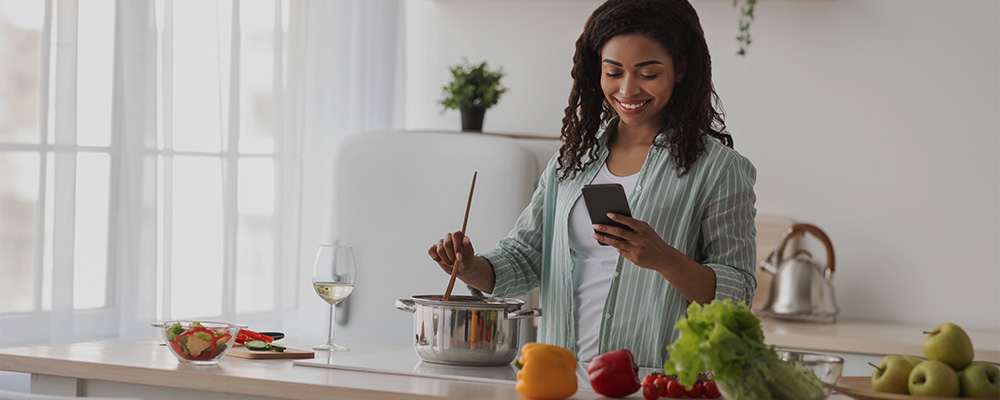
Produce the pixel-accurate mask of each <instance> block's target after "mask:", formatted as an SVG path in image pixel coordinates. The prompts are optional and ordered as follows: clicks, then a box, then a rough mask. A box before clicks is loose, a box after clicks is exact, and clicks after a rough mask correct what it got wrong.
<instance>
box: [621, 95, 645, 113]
mask: <svg viewBox="0 0 1000 400" xmlns="http://www.w3.org/2000/svg"><path fill="white" fill-rule="evenodd" d="M615 100H617V101H618V105H620V106H621V108H622V110H621V112H623V113H626V114H638V113H641V112H642V111H643V110H645V109H646V106H647V105H649V103H650V101H651V100H652V99H646V100H623V99H618V98H616V99H615Z"/></svg>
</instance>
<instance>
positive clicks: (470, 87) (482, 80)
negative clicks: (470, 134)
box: [441, 59, 507, 131]
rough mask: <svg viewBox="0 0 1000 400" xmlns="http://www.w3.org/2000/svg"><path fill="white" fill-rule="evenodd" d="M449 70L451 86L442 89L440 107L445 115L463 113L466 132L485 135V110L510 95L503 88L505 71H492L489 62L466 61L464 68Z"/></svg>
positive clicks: (459, 65) (463, 125)
mask: <svg viewBox="0 0 1000 400" xmlns="http://www.w3.org/2000/svg"><path fill="white" fill-rule="evenodd" d="M448 69H449V70H450V71H451V82H449V83H448V84H447V85H445V86H444V88H442V90H443V92H444V98H442V99H441V105H442V106H444V108H445V111H446V110H448V109H452V110H456V109H457V110H460V111H461V112H462V130H463V131H482V130H483V117H484V116H485V114H486V109H487V108H490V107H493V106H494V105H496V104H497V102H498V101H499V100H500V96H501V95H503V94H504V92H506V91H507V88H505V87H503V86H501V85H500V79H501V78H503V76H504V71H503V68H497V69H495V70H493V69H490V68H489V66H488V65H486V61H483V62H481V63H479V64H471V63H469V60H467V59H463V60H462V63H461V64H458V65H455V66H451V67H449V68H448ZM442 112H444V111H442Z"/></svg>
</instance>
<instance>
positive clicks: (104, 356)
mask: <svg viewBox="0 0 1000 400" xmlns="http://www.w3.org/2000/svg"><path fill="white" fill-rule="evenodd" d="M761 322H762V327H763V330H764V335H765V342H767V343H768V344H771V345H774V346H777V347H780V348H787V349H801V350H806V351H812V352H822V353H827V354H834V355H839V356H841V357H843V358H844V359H845V372H844V376H857V375H869V374H871V367H870V366H868V365H867V364H866V363H867V362H868V361H872V360H874V361H876V362H877V360H878V359H880V358H881V357H882V355H883V354H888V353H895V354H912V355H917V356H920V355H922V354H921V353H922V350H921V343H922V340H923V333H922V331H923V330H925V329H929V328H933V327H919V326H912V325H902V324H887V323H880V322H871V321H858V320H851V319H841V320H840V321H838V322H837V323H835V324H819V323H808V322H795V321H787V320H780V319H773V318H762V319H761ZM968 333H969V336H970V337H971V338H972V341H973V345H974V346H975V348H976V359H977V360H984V361H990V362H994V363H1000V332H997V331H983V330H969V331H968ZM283 342H284V344H286V345H288V346H289V347H292V348H301V349H308V348H309V347H308V346H307V345H305V344H304V343H297V342H294V341H289V340H288V339H286V340H284V341H283ZM161 343H162V341H161V340H160V339H136V340H117V341H107V342H92V343H76V344H66V345H52V346H37V347H22V348H11V349H0V370H5V371H15V372H25V373H30V374H32V377H31V387H32V391H33V392H36V393H44V394H61V395H80V396H116V397H126V396H130V397H140V398H143V399H146V400H154V399H170V400H176V399H177V398H198V399H274V398H278V399H328V398H331V397H332V396H334V395H335V397H336V398H338V399H341V398H342V399H519V398H521V397H520V395H518V393H517V392H516V391H515V390H514V381H513V375H512V373H513V372H512V371H513V370H512V369H509V370H504V369H503V368H497V367H490V368H493V370H492V372H490V373H493V374H499V375H502V376H492V377H489V376H488V377H489V378H491V379H484V378H483V377H482V376H480V377H468V376H458V375H461V374H452V372H455V370H454V369H452V370H451V371H450V372H449V371H448V370H447V368H445V369H444V370H442V369H441V368H433V367H434V366H433V365H429V366H428V367H431V368H430V369H432V370H433V371H432V373H430V374H427V373H424V372H426V371H421V367H420V365H419V364H418V365H417V367H416V368H414V366H413V365H414V360H415V355H414V354H413V353H412V348H410V347H400V346H387V345H364V344H349V346H350V347H351V351H349V352H345V353H334V354H333V355H332V356H331V355H330V354H329V353H327V352H321V351H318V352H316V358H314V359H312V360H299V361H296V362H293V361H292V360H253V359H243V358H236V357H232V356H228V355H227V356H226V357H225V358H223V360H222V361H221V362H220V364H219V365H218V366H217V367H196V366H190V365H181V364H179V363H178V362H177V359H176V358H174V356H173V355H172V354H170V352H169V351H168V350H167V348H166V347H165V346H162V345H161ZM396 358H398V359H399V362H400V364H399V365H397V366H396V367H397V368H394V371H387V370H386V368H385V365H387V362H386V360H390V361H391V360H394V359H396ZM349 360H355V361H356V360H372V361H376V360H381V361H380V362H379V363H374V364H371V365H369V366H367V367H360V368H354V369H344V368H317V367H316V366H304V365H302V364H310V363H311V364H313V365H316V364H338V365H339V364H343V365H349V364H351V363H350V362H348V361H349ZM342 361H343V362H342ZM297 364H298V365H297ZM452 368H454V367H452ZM380 369H382V370H383V371H378V370H380ZM465 369H469V370H470V371H473V370H475V369H476V367H468V368H465ZM484 370H485V369H484ZM442 371H444V372H442ZM449 375H454V376H449ZM573 398H574V399H596V398H602V397H601V396H599V395H597V394H596V393H594V392H593V391H592V390H590V389H589V387H586V386H581V388H580V390H579V391H578V392H577V393H576V395H574V396H573ZM630 398H634V399H639V398H641V395H640V394H639V393H636V394H633V395H632V396H630ZM830 399H834V400H843V399H848V397H847V396H844V395H840V394H837V393H834V394H833V395H832V396H831V397H830Z"/></svg>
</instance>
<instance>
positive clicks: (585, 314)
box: [569, 164, 639, 361]
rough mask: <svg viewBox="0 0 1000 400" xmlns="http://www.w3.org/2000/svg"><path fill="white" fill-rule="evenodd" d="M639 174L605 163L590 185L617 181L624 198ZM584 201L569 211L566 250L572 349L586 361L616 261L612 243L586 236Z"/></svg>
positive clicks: (594, 351) (593, 351) (589, 226)
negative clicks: (573, 334) (570, 270)
mask: <svg viewBox="0 0 1000 400" xmlns="http://www.w3.org/2000/svg"><path fill="white" fill-rule="evenodd" d="M638 178H639V174H638V173H636V174H632V175H630V176H624V177H622V176H615V175H613V174H611V171H609V170H608V165H607V164H604V165H602V166H601V170H600V171H599V172H598V173H597V175H595V176H594V180H593V181H592V182H591V183H592V184H602V183H618V184H621V185H622V187H623V188H624V189H625V196H626V197H628V196H629V195H630V194H631V193H632V190H633V189H634V188H635V183H636V181H637V180H638ZM593 225H594V224H593V223H592V222H591V221H590V214H589V213H587V204H586V202H585V201H584V199H583V196H580V198H578V199H577V200H576V204H574V205H573V208H572V209H571V210H570V212H569V249H570V255H571V256H572V258H573V284H574V286H575V289H576V290H575V293H574V296H575V298H576V309H575V310H573V312H574V317H576V318H574V319H575V320H576V350H577V359H578V360H579V361H590V359H592V358H594V357H596V356H598V351H599V349H598V337H599V335H600V333H601V321H603V320H604V318H601V316H602V315H604V303H605V301H606V300H607V298H608V292H609V291H610V290H611V279H612V278H613V277H614V274H615V266H616V264H617V263H618V250H617V249H615V248H614V247H612V246H601V245H600V243H598V242H597V240H596V239H594V238H592V237H591V236H590V235H591V234H593V233H594V228H593Z"/></svg>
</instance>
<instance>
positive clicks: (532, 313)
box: [507, 308, 542, 319]
mask: <svg viewBox="0 0 1000 400" xmlns="http://www.w3.org/2000/svg"><path fill="white" fill-rule="evenodd" d="M541 316H542V309H541V308H532V309H530V310H519V311H514V312H512V313H507V319H521V318H534V317H541Z"/></svg>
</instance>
